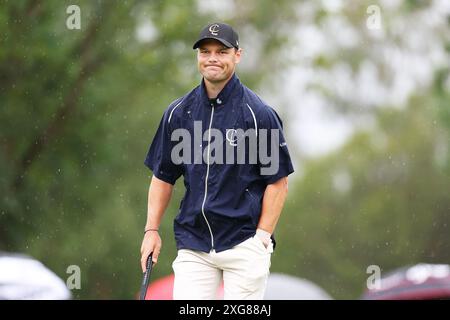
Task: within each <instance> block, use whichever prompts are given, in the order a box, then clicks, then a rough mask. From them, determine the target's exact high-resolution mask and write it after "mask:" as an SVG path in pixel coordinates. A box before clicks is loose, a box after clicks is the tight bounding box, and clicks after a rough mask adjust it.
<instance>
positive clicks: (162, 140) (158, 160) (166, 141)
mask: <svg viewBox="0 0 450 320" xmlns="http://www.w3.org/2000/svg"><path fill="white" fill-rule="evenodd" d="M170 110H171V108H168V109H167V110H166V112H165V113H164V115H163V117H162V119H161V122H160V123H159V127H158V130H157V131H156V134H155V137H154V138H153V141H152V143H151V145H150V148H149V150H148V153H147V156H146V158H145V161H144V164H145V165H146V166H147V167H148V168H149V169H150V170H152V172H153V175H154V176H155V177H157V178H158V179H161V180H163V181H165V182H167V183H170V184H172V185H173V184H175V182H176V180H177V179H178V178H179V177H180V176H181V175H182V173H183V166H182V164H175V163H173V161H172V159H171V152H172V147H173V142H172V141H171V139H170V134H171V130H170V115H171V113H170Z"/></svg>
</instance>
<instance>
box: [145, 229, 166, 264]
mask: <svg viewBox="0 0 450 320" xmlns="http://www.w3.org/2000/svg"><path fill="white" fill-rule="evenodd" d="M161 245H162V241H161V237H160V236H159V233H158V231H147V232H146V233H145V235H144V240H142V245H141V267H142V272H145V270H146V268H147V267H146V264H147V258H148V256H149V255H150V253H152V252H153V256H152V261H153V264H156V263H157V262H158V256H159V252H160V251H161Z"/></svg>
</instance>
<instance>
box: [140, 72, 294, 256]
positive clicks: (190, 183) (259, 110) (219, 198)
mask: <svg viewBox="0 0 450 320" xmlns="http://www.w3.org/2000/svg"><path fill="white" fill-rule="evenodd" d="M200 128H201V129H200ZM210 128H211V129H212V130H208V129H210ZM238 129H241V132H245V133H247V136H245V135H242V134H239V130H238ZM271 129H275V130H274V132H275V131H276V132H278V133H279V134H278V136H276V135H275V136H273V135H271V134H270V133H271V132H272V131H271ZM264 131H265V132H266V134H264ZM180 132H181V134H180ZM183 134H188V135H190V138H187V137H185V136H183ZM253 135H254V136H253ZM276 139H278V141H272V140H276ZM252 141H253V144H252ZM261 141H267V144H266V145H267V146H268V147H267V148H266V149H268V150H265V153H264V154H267V155H272V154H274V153H273V152H274V150H273V148H274V146H276V148H277V150H275V151H278V155H279V156H278V157H277V159H276V161H277V166H275V168H276V169H277V170H276V171H275V172H274V170H270V171H269V174H267V172H265V173H264V174H262V171H261V169H263V168H268V167H269V166H270V163H268V162H267V161H266V160H267V158H265V159H266V160H264V159H263V158H261V159H262V160H261V159H260V157H259V156H260V153H261V154H262V151H261V150H262V149H261V144H260V143H261ZM181 142H183V143H185V144H184V146H185V148H184V149H182V151H180V150H181V148H180V147H181V146H182V144H181ZM208 142H209V143H208ZM255 142H256V143H257V144H256V143H255ZM238 143H242V144H241V145H240V146H243V148H244V149H241V150H240V151H241V152H239V151H238V150H237V149H238V146H237V145H238ZM186 146H189V148H187V147H186ZM214 146H215V147H214ZM219 146H220V147H219ZM242 150H245V152H242ZM255 150H256V155H255V154H254V153H255V152H254V151H255ZM173 151H174V152H173ZM175 151H176V152H175ZM242 154H244V158H245V161H243V160H244V158H242ZM251 154H253V156H254V157H253V158H251ZM174 155H179V157H178V158H176V157H174ZM181 157H182V158H181ZM227 157H228V158H227ZM239 157H241V158H239ZM238 158H239V159H240V160H239V159H238ZM255 158H256V159H257V161H255ZM174 159H175V160H174ZM263 160H264V161H263ZM272 162H273V161H272ZM145 165H146V166H147V167H149V168H150V169H151V170H152V171H153V174H154V175H155V176H156V177H157V178H159V179H161V180H163V181H165V182H168V183H170V184H174V183H175V181H176V180H177V179H178V178H179V177H180V176H181V175H183V176H184V185H185V187H186V193H185V195H184V197H183V199H182V201H181V204H180V208H179V212H178V215H177V216H176V218H175V221H174V231H175V240H176V244H177V248H178V249H192V250H199V251H203V252H210V251H211V250H212V249H214V250H215V251H216V252H220V251H223V250H226V249H230V248H232V247H233V246H235V245H237V244H239V243H241V242H242V241H245V240H246V239H248V238H250V237H252V236H253V235H254V234H255V232H256V228H257V224H258V221H259V218H260V215H261V207H262V198H263V195H264V191H265V189H266V186H267V185H268V184H271V183H274V182H276V181H277V180H279V179H280V178H283V177H286V176H288V175H289V174H291V173H292V172H294V169H293V167H292V163H291V159H290V156H289V151H288V148H287V145H286V142H285V139H284V136H283V132H282V121H281V119H280V118H279V116H278V115H277V113H276V112H275V111H274V110H273V109H272V108H271V107H269V106H268V105H267V104H266V103H264V102H263V101H262V100H261V99H260V98H259V97H258V96H257V95H256V94H255V93H254V92H252V91H251V90H250V89H248V88H247V87H245V86H244V85H243V84H242V83H241V82H240V81H239V79H238V77H237V76H236V75H233V77H232V78H231V79H230V81H229V82H228V83H227V84H226V86H225V87H224V88H223V90H222V91H221V92H220V93H219V95H218V96H217V98H216V99H212V100H210V99H208V96H207V94H206V89H205V86H204V82H203V81H202V83H201V84H200V85H199V86H197V87H196V88H195V89H193V90H192V91H191V92H189V93H188V94H186V95H185V96H183V97H181V98H179V99H177V100H175V101H174V102H173V103H171V104H170V106H169V107H168V108H167V109H166V111H165V112H164V115H163V117H162V120H161V122H160V124H159V128H158V131H157V132H156V135H155V137H154V139H153V142H152V143H151V145H150V149H149V151H148V153H147V157H146V159H145Z"/></svg>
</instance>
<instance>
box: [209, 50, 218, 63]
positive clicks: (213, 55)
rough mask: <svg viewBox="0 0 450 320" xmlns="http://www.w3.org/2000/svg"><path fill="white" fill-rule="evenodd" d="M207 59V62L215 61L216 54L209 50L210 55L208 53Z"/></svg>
mask: <svg viewBox="0 0 450 320" xmlns="http://www.w3.org/2000/svg"><path fill="white" fill-rule="evenodd" d="M208 61H209V62H215V61H217V54H216V53H214V52H211V53H210V55H209V57H208Z"/></svg>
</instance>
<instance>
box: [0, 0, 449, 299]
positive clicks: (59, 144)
mask: <svg viewBox="0 0 450 320" xmlns="http://www.w3.org/2000/svg"><path fill="white" fill-rule="evenodd" d="M70 5H76V6H77V7H78V8H79V17H80V19H79V21H78V22H79V25H78V27H79V28H77V21H76V16H75V15H76V12H77V11H76V10H75V11H71V10H68V8H69V6H70ZM214 21H223V22H227V23H230V24H231V25H233V26H234V27H235V29H236V30H237V31H238V32H239V35H240V44H241V46H242V48H243V50H244V56H243V60H242V62H241V64H240V65H239V66H238V69H237V74H238V76H239V77H240V79H241V81H242V82H243V83H244V84H246V85H247V86H248V87H250V88H252V89H253V90H254V91H255V92H256V93H258V94H259V95H260V96H261V97H262V98H263V99H264V100H265V101H266V102H268V103H269V104H270V105H272V106H273V107H274V108H275V109H276V110H277V111H278V113H279V114H280V116H281V117H282V118H283V120H284V128H285V132H286V135H287V140H288V143H289V147H290V152H291V155H292V157H293V158H294V165H295V169H296V171H295V173H294V174H292V175H291V176H290V186H289V196H288V199H287V202H286V205H285V208H284V211H283V214H282V216H281V218H280V221H279V223H278V226H277V229H276V237H277V241H278V242H277V243H278V246H277V250H276V251H275V252H274V254H273V256H272V268H271V270H272V272H274V273H280V274H287V275H291V276H293V277H299V278H303V279H307V280H308V281H311V282H312V283H315V284H317V285H318V286H319V287H321V288H322V289H323V290H324V291H326V292H327V294H328V295H329V296H330V297H332V298H333V299H358V298H360V297H361V296H362V295H363V293H364V291H365V290H367V279H368V277H369V276H370V275H371V273H368V267H369V266H373V265H375V266H378V267H379V268H380V270H381V274H384V273H385V272H388V271H390V270H395V269H398V268H401V267H403V266H405V265H414V264H417V263H429V264H445V263H449V262H450V226H449V224H450V192H449V190H450V179H449V178H450V150H449V148H450V75H449V70H450V58H449V57H450V55H449V53H450V1H448V0H433V1H426V0H404V1H401V0H383V1H382V0H377V1H364V0H363V1H356V0H355V1H344V0H323V1H312V0H310V1H294V0H284V1H269V0H245V1H243V0H223V1H207V0H183V1H174V0H166V1H156V0H155V1H137V0H136V1H132V0H129V1H113V0H110V1H106V0H104V1H95V0H91V1H89V0H85V1H79V0H74V1H72V0H71V1H66V0H63V1H61V0H45V1H39V0H27V1H26V0H14V1H12V0H10V1H8V0H1V1H0V173H1V174H0V251H3V252H10V253H19V254H24V255H27V256H30V257H33V258H34V259H37V260H39V261H40V262H41V263H42V264H43V265H45V266H46V267H47V268H49V269H50V270H52V271H53V272H54V273H55V274H56V275H58V276H59V277H60V278H61V279H62V280H63V281H64V282H66V280H67V279H68V278H69V277H70V276H71V275H72V272H71V270H73V268H72V269H71V267H70V266H77V267H79V270H80V271H81V273H80V274H81V278H80V279H81V282H80V285H79V286H77V288H75V289H72V290H71V295H72V298H74V299H135V298H136V296H137V292H138V290H139V287H140V283H141V280H142V272H141V268H140V262H139V261H140V246H141V241H142V237H143V228H144V224H145V220H146V208H147V192H148V186H149V182H150V178H151V172H150V171H149V170H148V169H147V168H146V167H145V166H144V164H143V161H144V158H145V155H146V153H147V150H148V147H149V144H150V142H151V140H152V138H153V135H154V133H155V131H156V128H157V125H158V123H159V121H160V118H161V116H162V113H163V110H164V109H165V108H167V106H168V105H169V103H170V102H171V101H173V100H175V99H176V98H177V97H180V96H182V95H183V94H185V93H186V92H187V91H190V90H191V89H192V88H193V87H195V86H196V85H198V84H199V82H200V80H201V77H200V75H199V73H198V71H197V67H196V52H195V51H194V50H192V44H193V42H194V41H195V39H196V37H197V35H198V33H199V31H200V30H201V28H202V27H203V26H204V25H206V24H207V23H209V22H214ZM74 26H75V28H74ZM183 190H184V187H183V183H182V179H180V180H179V181H178V182H177V185H176V189H175V194H174V198H173V200H172V202H171V206H170V208H169V209H168V211H167V212H166V215H165V218H164V220H163V223H162V226H161V229H160V230H161V237H162V239H163V248H162V253H161V256H160V258H159V260H158V264H157V266H156V267H155V268H154V271H153V274H152V281H153V280H156V279H159V278H163V277H166V276H169V275H170V274H171V273H172V269H171V264H172V261H173V260H174V258H175V256H176V248H175V242H174V239H173V224H172V222H173V218H174V217H175V214H176V213H177V208H178V205H179V201H180V199H181V197H182V194H183ZM25 272H26V271H25Z"/></svg>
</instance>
